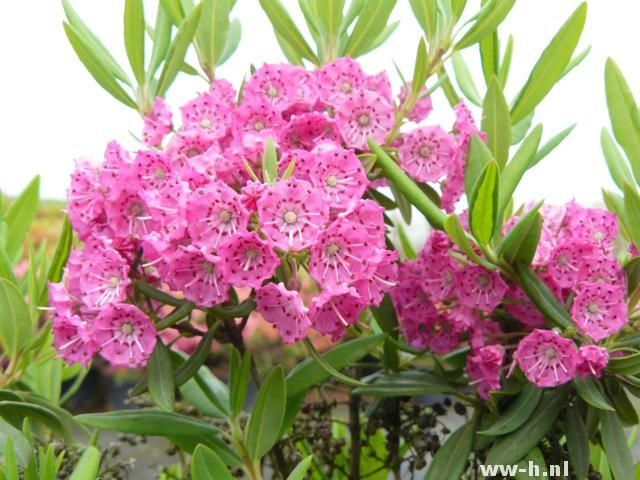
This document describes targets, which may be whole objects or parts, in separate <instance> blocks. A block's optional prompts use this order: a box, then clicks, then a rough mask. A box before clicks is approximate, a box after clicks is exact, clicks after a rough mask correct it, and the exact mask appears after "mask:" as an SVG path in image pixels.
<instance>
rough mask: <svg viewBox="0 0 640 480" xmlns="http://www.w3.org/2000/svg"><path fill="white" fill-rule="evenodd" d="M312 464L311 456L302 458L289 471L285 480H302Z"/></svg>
mask: <svg viewBox="0 0 640 480" xmlns="http://www.w3.org/2000/svg"><path fill="white" fill-rule="evenodd" d="M312 462H313V455H309V456H308V457H305V458H303V459H302V460H301V461H300V463H298V465H296V467H295V468H294V469H293V470H292V471H291V473H290V474H289V476H288V477H287V480H303V479H304V478H305V477H304V476H305V474H306V473H307V470H309V467H310V466H311V463H312Z"/></svg>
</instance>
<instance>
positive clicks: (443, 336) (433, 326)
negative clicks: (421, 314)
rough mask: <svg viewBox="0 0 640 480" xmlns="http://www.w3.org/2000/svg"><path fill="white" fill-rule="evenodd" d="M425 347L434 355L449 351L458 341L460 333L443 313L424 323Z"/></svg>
mask: <svg viewBox="0 0 640 480" xmlns="http://www.w3.org/2000/svg"><path fill="white" fill-rule="evenodd" d="M425 332H426V336H427V347H428V348H429V349H430V350H431V351H432V352H433V353H435V354H436V355H444V354H445V353H449V352H450V351H452V350H453V349H454V348H456V347H457V346H458V344H459V343H460V333H459V332H458V331H457V329H456V326H455V325H454V324H453V323H452V322H451V321H450V320H449V318H447V317H446V316H445V315H442V314H439V315H435V316H433V317H431V318H429V320H428V322H427V324H426V329H425Z"/></svg>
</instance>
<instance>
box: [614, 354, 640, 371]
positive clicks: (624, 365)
mask: <svg viewBox="0 0 640 480" xmlns="http://www.w3.org/2000/svg"><path fill="white" fill-rule="evenodd" d="M607 369H608V370H610V371H612V372H614V373H622V374H625V375H637V374H639V373H640V353H633V354H631V355H625V356H624V357H611V358H610V359H609V365H607Z"/></svg>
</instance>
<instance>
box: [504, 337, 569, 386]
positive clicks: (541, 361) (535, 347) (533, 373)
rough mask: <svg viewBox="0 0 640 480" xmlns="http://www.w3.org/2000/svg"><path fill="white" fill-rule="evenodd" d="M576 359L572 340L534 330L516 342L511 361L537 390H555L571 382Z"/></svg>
mask: <svg viewBox="0 0 640 480" xmlns="http://www.w3.org/2000/svg"><path fill="white" fill-rule="evenodd" d="M579 359H580V356H579V354H578V349H577V348H576V346H575V344H574V343H573V340H570V339H568V338H564V337H562V336H561V335H560V334H558V333H556V332H555V331H553V330H540V329H535V330H534V331H533V332H531V333H530V334H529V335H527V336H526V337H524V338H523V339H522V340H520V343H519V344H518V349H517V350H516V353H515V354H514V360H515V361H516V362H517V363H518V365H520V368H521V369H522V371H523V372H524V374H525V376H526V377H527V379H528V380H529V381H530V382H531V383H533V384H535V385H537V386H538V387H555V386H558V385H561V384H563V383H567V382H570V381H571V380H573V376H574V375H575V373H576V364H577V363H578V361H579Z"/></svg>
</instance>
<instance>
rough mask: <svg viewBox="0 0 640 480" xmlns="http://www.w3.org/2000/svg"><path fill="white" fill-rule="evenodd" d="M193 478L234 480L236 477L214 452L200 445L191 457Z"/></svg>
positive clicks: (199, 479) (197, 479)
mask: <svg viewBox="0 0 640 480" xmlns="http://www.w3.org/2000/svg"><path fill="white" fill-rule="evenodd" d="M191 478H192V479H193V480H212V479H215V480H218V479H219V480H233V478H234V477H233V476H232V475H231V474H230V473H229V470H228V469H227V466H226V465H225V464H224V462H223V461H222V460H221V459H220V457H219V456H218V455H216V453H215V452H214V451H213V450H211V449H210V448H208V447H206V446H204V445H202V444H200V445H198V446H197V447H196V448H195V450H194V451H193V456H192V457H191Z"/></svg>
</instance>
